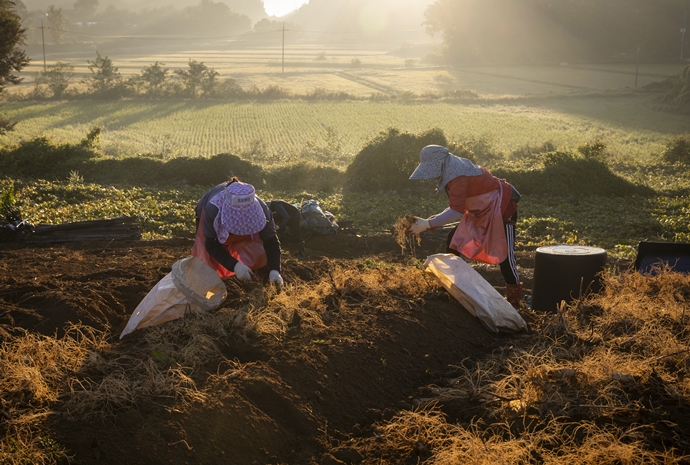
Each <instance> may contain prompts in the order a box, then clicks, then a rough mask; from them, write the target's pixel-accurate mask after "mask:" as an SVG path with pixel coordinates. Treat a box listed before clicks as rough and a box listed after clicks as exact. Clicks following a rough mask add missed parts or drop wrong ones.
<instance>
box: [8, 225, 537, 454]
mask: <svg viewBox="0 0 690 465" xmlns="http://www.w3.org/2000/svg"><path fill="white" fill-rule="evenodd" d="M441 243H442V241H440V244H441ZM309 246H310V248H308V249H307V252H308V254H309V256H310V259H309V260H306V261H296V260H294V259H291V258H289V253H288V254H287V256H288V258H287V260H285V262H284V276H285V278H286V281H287V282H288V283H289V286H288V287H287V288H286V289H285V290H284V292H282V293H276V292H275V291H273V290H272V289H271V288H270V287H266V286H263V285H261V284H260V283H250V284H241V283H239V282H238V281H236V280H234V279H232V278H231V279H228V280H226V283H227V285H228V291H229V297H228V299H227V300H226V302H225V303H224V304H223V306H222V307H221V308H220V309H218V310H216V311H214V312H210V313H209V314H206V315H202V316H198V317H191V316H190V317H188V318H185V319H182V320H177V321H173V322H169V323H166V324H163V325H159V326H157V327H153V328H147V329H143V330H138V331H136V332H135V333H133V334H131V335H129V336H127V337H126V338H124V339H123V340H122V341H120V340H118V338H117V336H118V334H119V332H120V330H121V329H122V328H123V327H124V325H125V324H126V322H127V320H128V319H129V317H130V315H131V313H132V311H133V310H134V308H135V307H136V306H137V305H138V303H139V302H140V301H141V299H142V298H143V297H144V296H145V295H146V293H147V292H148V291H149V290H150V289H151V288H152V287H153V286H154V285H155V284H156V282H158V280H160V279H161V278H162V277H163V276H165V274H167V273H168V272H169V271H170V269H171V266H172V264H173V263H174V262H175V261H177V260H179V259H180V258H184V257H185V256H188V254H189V251H190V250H191V241H188V240H182V239H180V240H170V241H155V242H154V241H151V242H142V241H139V242H122V243H110V244H99V243H80V244H70V245H65V246H59V247H51V246H36V247H22V246H16V245H10V246H3V248H2V249H0V259H1V260H0V270H1V271H0V272H1V274H0V306H1V307H0V308H1V310H2V312H1V313H0V325H1V326H0V328H2V330H1V337H2V338H3V341H4V343H3V348H4V351H5V352H4V354H5V358H7V360H8V361H13V362H12V363H13V365H12V366H13V368H12V369H13V370H14V372H13V374H12V376H7V377H6V379H5V381H4V386H3V391H5V392H9V393H11V394H12V395H8V396H6V397H5V399H4V400H3V406H2V409H3V414H4V418H5V421H4V422H3V423H2V430H3V435H4V436H6V437H9V436H15V437H16V436H17V435H19V436H21V435H23V436H22V437H23V438H24V440H23V441H24V443H25V444H26V445H27V446H26V447H27V448H29V449H30V447H29V446H31V445H32V444H33V447H34V448H36V449H38V450H39V451H40V450H42V451H43V452H42V453H43V454H47V453H46V446H45V444H46V439H45V438H48V439H49V444H51V446H50V447H51V448H52V449H50V450H51V451H52V452H50V454H52V455H51V457H53V458H54V461H55V462H60V460H61V459H60V458H61V457H63V458H64V457H71V460H72V461H73V463H91V462H95V461H98V463H112V464H115V463H117V464H120V463H132V464H136V463H141V464H148V463H173V464H175V463H179V464H182V463H233V464H245V463H246V464H251V463H276V464H277V463H291V464H299V463H318V462H319V461H320V460H321V459H322V457H325V458H323V460H328V457H335V456H333V455H324V454H325V453H326V452H327V451H331V452H333V451H335V454H336V456H340V457H341V458H342V457H346V458H347V457H348V453H352V452H353V451H350V452H348V451H347V448H345V449H344V450H345V452H343V447H340V446H342V445H343V444H345V442H346V441H348V440H350V439H352V438H355V437H364V436H369V435H371V434H372V432H371V425H372V424H374V423H375V422H376V421H381V420H386V419H390V418H392V417H393V416H394V415H395V414H396V412H398V411H400V410H405V409H407V410H412V409H414V408H416V407H418V406H419V405H421V404H422V403H423V402H424V400H423V399H424V396H425V395H427V394H428V390H426V391H425V389H424V388H420V386H427V385H429V384H434V383H441V382H443V380H444V379H445V378H447V375H448V372H449V371H453V370H454V368H452V367H451V365H453V364H459V363H462V361H463V360H467V359H472V358H475V357H477V356H480V355H482V354H485V353H486V352H487V350H489V349H491V348H493V347H495V346H496V344H499V345H500V344H503V343H505V342H506V340H508V339H506V336H496V335H493V334H490V333H488V332H487V331H486V330H485V329H483V327H482V326H481V324H480V323H479V322H478V321H477V320H476V319H475V318H473V317H472V316H471V315H470V314H469V313H467V312H466V311H465V310H464V309H463V308H462V307H460V306H459V305H458V304H457V303H456V302H455V301H454V300H452V299H451V298H450V297H449V296H448V295H447V294H446V293H445V291H443V290H442V288H441V287H440V286H439V285H438V283H437V282H436V281H435V279H434V278H433V277H431V276H428V275H425V274H424V273H422V272H421V271H420V270H419V269H418V267H417V266H415V263H417V262H414V261H411V259H410V257H409V256H403V255H401V252H400V248H399V247H398V246H397V245H396V244H395V241H394V240H393V238H392V237H390V236H382V237H368V238H358V237H355V236H347V237H344V236H343V237H338V238H335V239H334V238H314V239H312V240H311V241H310V242H309ZM436 248H437V244H435V243H434V242H433V241H429V244H427V245H426V249H423V248H420V249H418V250H417V253H418V255H420V256H425V255H424V254H426V253H433V252H436V251H437V250H435V249H436ZM326 257H330V258H326ZM522 259H523V261H525V262H526V263H528V262H529V260H530V259H529V253H525V254H523V256H522ZM487 270H488V269H487ZM485 271H486V270H485ZM487 276H488V279H489V280H494V281H497V284H498V282H500V273H498V271H497V270H491V272H489V273H487ZM517 337H520V336H517ZM41 347H46V348H47V347H49V348H50V349H49V351H50V352H51V353H53V354H56V355H55V356H54V357H53V358H50V357H39V356H38V354H39V351H40V350H41V349H40V348H41ZM46 350H48V349H46ZM30 351H32V352H31V354H32V355H31V356H27V354H28V353H29V352H30ZM49 358H50V361H49V362H48V361H46V360H48V359H49ZM9 363H10V362H8V364H9ZM48 371H50V373H51V376H47V375H46V373H47V372H48ZM39 384H40V389H39ZM36 411H41V412H45V413H47V412H49V414H46V415H44V416H41V417H40V418H37V417H36V415H35V412H36ZM32 415H33V416H32ZM17 425H23V426H22V427H21V428H19V427H18V426H17ZM339 447H340V449H338V448H339ZM50 454H49V455H50ZM338 454H339V455H338ZM355 455H356V454H355ZM16 456H17V454H16V453H15V456H14V458H16ZM63 460H66V459H63ZM334 460H340V459H335V458H334ZM348 460H350V462H348V463H355V462H356V461H357V460H355V459H353V458H352V457H350V459H348ZM50 461H51V460H48V462H50ZM341 461H342V460H341ZM333 463H338V462H333Z"/></svg>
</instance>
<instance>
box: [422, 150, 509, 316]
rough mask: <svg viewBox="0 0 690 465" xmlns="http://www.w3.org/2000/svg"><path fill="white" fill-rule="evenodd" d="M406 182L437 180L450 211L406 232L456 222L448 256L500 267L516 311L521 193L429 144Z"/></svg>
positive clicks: (447, 209) (450, 239)
mask: <svg viewBox="0 0 690 465" xmlns="http://www.w3.org/2000/svg"><path fill="white" fill-rule="evenodd" d="M419 160H420V163H419V165H418V166H417V168H416V169H415V170H414V172H413V173H412V175H411V176H410V179H413V180H422V179H436V180H437V181H438V191H441V190H443V191H445V193H446V195H447V196H448V201H449V206H448V208H446V209H445V210H444V211H443V212H441V213H439V214H437V215H434V216H431V217H429V218H427V219H424V218H416V222H415V223H414V224H413V225H412V226H411V227H410V232H412V233H414V234H419V233H421V232H422V231H425V230H427V229H431V228H437V227H439V226H443V225H446V224H448V223H453V222H455V221H458V220H460V223H459V224H458V225H457V226H456V227H455V228H453V229H452V230H451V231H450V233H449V234H448V239H447V252H448V253H453V254H455V255H464V256H465V257H467V258H469V259H471V260H477V261H480V262H484V263H488V264H491V265H495V264H500V268H501V274H502V275H503V278H504V279H505V281H506V300H508V302H510V304H511V305H512V306H513V307H515V308H516V309H517V308H520V300H521V299H522V283H521V282H520V275H519V273H518V269H517V265H516V263H515V222H516V221H517V215H518V204H517V202H518V201H519V199H520V194H519V193H518V191H517V190H516V189H515V188H514V187H513V186H512V185H511V184H509V183H508V182H507V181H506V180H505V179H499V178H497V177H495V176H494V175H492V174H491V173H490V172H489V171H488V170H486V169H485V168H482V167H480V166H476V165H475V164H474V163H472V161H471V160H468V159H467V158H461V157H457V156H455V155H453V154H452V153H450V152H449V151H448V149H447V148H446V147H442V146H440V145H427V146H426V147H424V148H423V149H422V151H421V153H420V154H419Z"/></svg>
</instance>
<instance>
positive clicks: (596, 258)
mask: <svg viewBox="0 0 690 465" xmlns="http://www.w3.org/2000/svg"><path fill="white" fill-rule="evenodd" d="M605 266H606V251H605V250H604V249H600V248H598V247H586V246H572V245H553V246H548V247H539V248H538V249H537V252H536V256H535V258H534V284H533V287H532V308H533V309H534V310H541V311H546V312H555V311H556V309H557V308H558V306H559V305H560V304H561V301H562V300H565V301H566V302H572V301H573V300H574V299H576V298H578V297H580V294H581V293H582V295H587V294H588V293H590V292H598V291H599V290H600V289H601V279H600V277H599V276H598V273H599V272H601V271H602V270H603V269H604V268H605Z"/></svg>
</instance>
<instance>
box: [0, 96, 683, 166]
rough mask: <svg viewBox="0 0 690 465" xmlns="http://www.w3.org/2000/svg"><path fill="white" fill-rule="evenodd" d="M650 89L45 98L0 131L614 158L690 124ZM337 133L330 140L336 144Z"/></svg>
mask: <svg viewBox="0 0 690 465" xmlns="http://www.w3.org/2000/svg"><path fill="white" fill-rule="evenodd" d="M655 98H656V96H655V95H652V96H647V95H629V96H621V97H597V98H562V99H536V100H530V101H528V100H516V101H502V102H491V101H485V102H481V103H476V104H466V105H458V104H452V103H441V102H438V103H433V102H426V103H424V102H419V103H399V102H370V101H346V102H317V103H310V102H304V101H273V102H266V103H263V102H218V101H158V102H155V101H153V102H152V101H127V102H93V101H73V102H43V103H12V104H6V105H3V110H4V112H5V113H6V115H7V116H8V117H10V118H13V119H16V120H18V121H19V124H17V126H16V128H15V131H14V132H12V133H9V134H8V135H6V136H3V137H0V143H2V144H13V143H16V142H17V141H19V140H25V139H29V138H33V137H36V136H40V135H45V136H48V137H51V138H55V139H57V140H60V141H66V142H76V141H78V140H80V139H81V138H82V137H83V136H84V134H85V133H86V132H87V131H88V130H89V128H90V127H92V126H93V125H100V126H102V127H103V128H104V133H103V135H102V147H103V151H104V153H105V154H107V155H111V156H127V155H134V154H136V153H153V154H159V155H161V156H163V157H164V158H171V157H179V156H186V157H192V156H194V157H199V156H200V157H209V156H213V155H215V154H218V153H223V152H231V153H237V154H239V153H242V154H245V155H246V157H248V158H249V159H251V160H252V161H259V162H264V163H282V162H285V161H287V162H294V161H299V158H300V153H301V152H302V151H303V149H304V148H305V146H307V144H308V143H310V144H312V145H317V146H327V145H330V146H334V145H335V146H340V150H341V152H342V153H341V154H334V157H333V160H320V161H322V162H325V163H326V164H330V165H335V166H338V167H340V168H342V167H344V166H345V165H347V163H349V160H350V159H351V156H352V155H354V154H355V153H357V152H358V151H359V150H360V149H361V148H362V146H363V145H364V143H365V142H366V140H367V139H368V138H370V137H372V136H375V135H376V134H378V133H379V132H380V131H382V130H385V129H386V128H388V127H396V128H399V129H400V130H402V131H410V132H415V133H417V132H421V131H424V130H427V129H429V128H432V127H438V128H441V129H442V130H443V131H444V133H445V134H447V135H448V136H449V138H450V139H453V140H462V139H465V138H468V137H472V138H475V139H486V140H488V141H490V142H491V144H492V146H493V147H494V149H496V150H498V151H502V152H511V151H514V150H516V149H518V148H520V147H523V146H526V145H534V144H541V143H543V142H545V141H551V142H552V143H553V144H554V145H555V146H556V147H559V148H563V149H573V148H575V147H577V146H579V145H582V144H585V143H588V142H591V141H593V140H595V139H601V140H603V141H604V142H605V143H606V144H607V147H608V149H609V151H610V152H611V153H612V154H614V155H615V156H616V157H619V158H622V159H628V160H637V161H646V160H649V159H650V157H652V156H653V154H658V153H659V152H660V151H661V149H662V148H663V145H664V144H665V143H666V142H667V140H668V139H669V138H670V137H672V136H674V135H676V134H679V133H683V132H684V131H685V130H687V128H688V124H687V117H686V116H682V115H673V114H669V113H663V112H659V111H656V110H654V109H652V108H651V107H652V105H653V103H654V102H655ZM333 139H335V141H334V140H333Z"/></svg>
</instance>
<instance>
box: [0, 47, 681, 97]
mask: <svg viewBox="0 0 690 465" xmlns="http://www.w3.org/2000/svg"><path fill="white" fill-rule="evenodd" d="M269 44H270V42H269ZM244 47H245V46H243V45H242V44H239V43H236V44H232V43H231V44H225V45H223V46H219V47H217V48H212V47H197V48H194V47H191V48H190V49H189V50H185V51H172V50H170V49H168V48H167V47H165V48H164V47H159V46H148V47H139V48H136V47H132V48H127V49H123V48H112V47H107V46H101V47H100V48H99V52H100V53H101V55H103V56H108V57H109V58H110V59H111V60H112V61H113V63H114V65H115V66H117V67H118V68H119V70H120V72H121V73H122V75H123V76H124V77H129V76H132V75H136V74H138V73H139V72H140V71H141V69H142V68H143V67H144V66H148V65H151V64H153V63H154V62H156V61H158V62H160V63H165V67H167V68H170V69H171V70H172V69H180V68H185V67H186V66H187V63H188V61H189V60H190V59H193V60H196V61H200V62H203V63H204V64H206V65H207V66H209V67H212V68H214V69H215V70H216V71H218V73H219V74H220V77H221V78H233V79H236V80H237V82H238V83H239V84H240V85H241V86H242V87H243V88H247V87H250V86H253V85H256V86H258V87H266V86H269V85H277V86H281V87H283V88H285V89H287V90H288V91H290V92H293V93H306V92H310V91H313V90H314V89H315V88H324V89H326V90H328V91H332V92H348V93H351V94H352V95H356V96H361V97H368V96H369V95H371V93H372V92H379V91H381V87H379V86H383V89H385V90H386V91H388V92H392V93H394V92H406V91H407V92H415V93H417V94H420V93H423V92H439V91H444V90H456V89H470V90H474V91H475V92H477V93H479V94H480V95H481V96H482V97H485V98H487V97H489V98H491V97H504V96H521V95H532V94H534V95H543V94H554V93H564V92H566V93H567V92H573V91H591V90H604V89H621V88H633V87H634V85H635V72H636V69H635V63H630V62H628V63H607V64H600V63H572V64H565V63H564V64H560V65H559V64H550V65H530V66H524V65H523V66H500V65H493V66H467V67H456V68H447V67H437V66H430V65H428V64H426V63H425V62H424V59H423V56H424V54H425V53H428V52H432V51H433V50H435V47H437V45H436V44H434V43H433V42H429V43H418V44H415V43H410V44H403V45H402V46H400V44H399V43H396V44H383V45H379V46H378V47H374V48H373V49H372V48H367V47H365V46H364V45H363V46H361V47H356V46H350V47H342V46H340V45H338V44H330V45H323V44H318V45H317V44H312V43H307V42H298V43H297V44H290V43H288V45H287V47H286V50H285V67H284V72H283V61H282V60H283V58H282V57H283V51H282V48H281V46H280V43H279V42H274V43H273V44H270V45H266V46H263V47H253V48H244ZM95 57H96V50H95V49H93V50H84V51H80V52H70V53H61V52H52V53H51V52H50V47H49V52H48V54H47V56H46V62H47V64H48V65H50V64H53V63H55V62H57V61H61V62H66V63H69V64H70V65H72V66H74V68H75V77H76V78H77V79H80V78H82V77H83V76H88V75H89V70H88V61H93V60H94V59H95ZM31 59H32V63H31V64H30V65H29V66H28V67H26V68H25V69H24V70H23V71H22V73H21V75H22V76H24V77H25V81H24V84H22V85H21V86H19V87H18V88H16V89H9V91H10V92H12V91H16V90H20V91H26V90H27V89H28V88H30V87H31V86H33V84H34V81H35V77H36V76H37V74H38V73H39V72H40V71H42V69H43V56H42V54H40V52H39V53H36V52H34V53H33V54H32V55H31ZM353 60H358V65H357V66H353V64H352V61H353ZM682 68H683V65H682V64H681V63H677V64H654V63H641V64H640V67H639V76H638V86H639V87H642V86H644V85H647V84H649V83H652V82H656V81H659V80H663V79H666V78H668V77H671V76H676V75H678V74H679V73H680V71H681V70H682ZM347 75H351V76H353V77H354V78H357V79H358V82H354V81H352V80H351V79H348V77H347ZM359 79H363V80H365V81H366V80H370V81H371V83H372V84H375V86H374V87H370V86H367V85H363V84H361V83H360V82H361V81H359ZM75 84H76V82H75Z"/></svg>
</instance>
